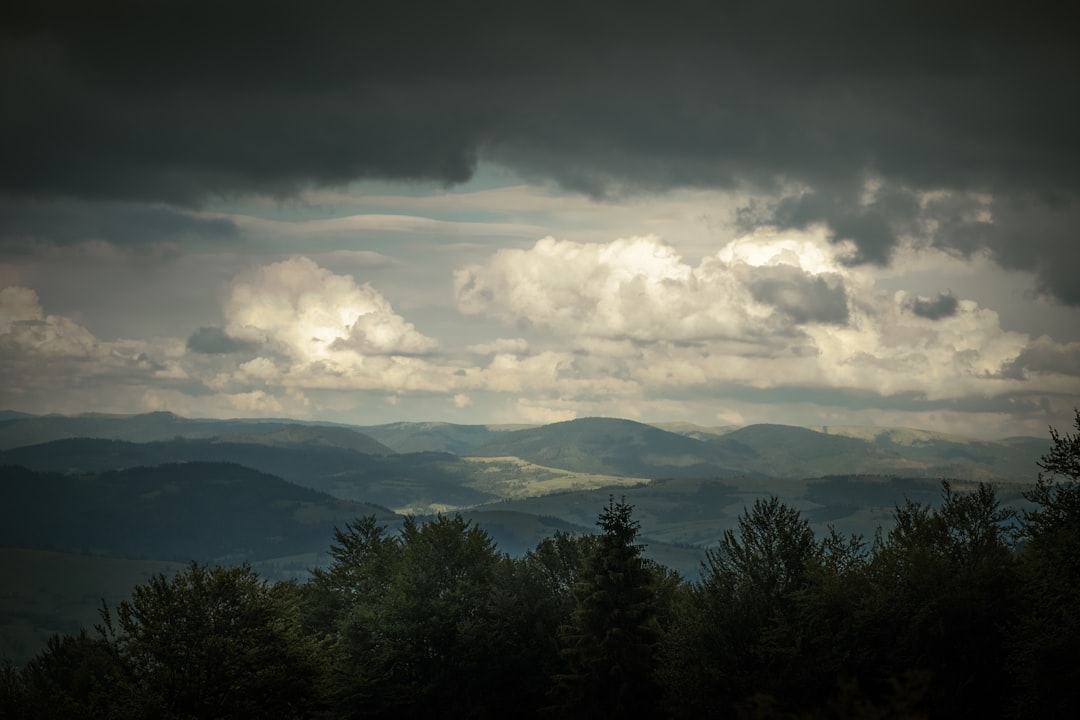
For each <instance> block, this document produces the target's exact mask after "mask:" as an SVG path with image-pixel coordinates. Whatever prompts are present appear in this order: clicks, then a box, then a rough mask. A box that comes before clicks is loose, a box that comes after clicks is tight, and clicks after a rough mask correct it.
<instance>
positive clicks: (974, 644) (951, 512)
mask: <svg viewBox="0 0 1080 720" xmlns="http://www.w3.org/2000/svg"><path fill="white" fill-rule="evenodd" d="M895 518H896V524H895V525H894V527H893V528H892V529H891V530H890V531H889V533H888V534H887V535H886V537H885V538H884V540H883V541H881V542H880V543H879V544H878V546H877V547H876V548H875V551H876V552H875V554H874V558H873V560H872V562H871V564H870V567H869V573H870V580H871V585H870V592H869V594H868V597H867V600H868V602H867V605H866V609H865V611H864V613H862V614H861V616H860V617H858V618H856V619H855V621H856V622H857V623H858V624H859V625H858V628H859V631H860V633H861V635H862V636H863V638H864V641H865V643H866V645H865V648H864V650H863V653H864V658H865V665H866V667H867V671H868V672H866V676H865V677H864V679H865V680H866V684H867V686H868V687H872V686H873V685H872V684H873V682H874V681H876V682H877V684H878V685H880V686H883V685H885V684H886V683H888V682H889V681H893V680H895V679H897V678H900V677H903V676H904V675H905V674H906V673H908V672H912V671H914V672H924V673H927V676H928V685H927V697H926V703H927V705H926V707H927V709H928V712H929V714H931V715H939V714H940V715H941V716H942V717H955V718H961V717H970V718H986V717H1000V716H1001V713H1002V709H1003V708H1006V707H1008V705H1009V704H1010V700H1011V698H1012V696H1013V685H1012V682H1011V681H1012V677H1011V674H1010V672H1009V670H1008V667H1007V661H1006V658H1007V656H1008V646H1009V639H1010V636H1011V633H1012V631H1013V628H1014V626H1015V623H1016V619H1017V617H1018V615H1019V611H1020V576H1019V573H1018V570H1017V566H1016V561H1015V556H1014V554H1013V533H1014V529H1015V513H1014V512H1013V511H1011V510H1008V509H1004V508H1001V507H1000V506H999V504H998V500H997V497H996V495H995V493H994V490H993V488H991V487H990V486H989V485H987V484H980V485H979V486H978V487H977V488H976V489H975V490H974V491H973V492H970V493H966V494H962V493H958V492H955V491H954V490H953V489H952V487H951V486H950V485H949V483H947V482H943V483H942V503H941V505H940V506H939V507H937V508H931V507H928V506H924V505H918V504H916V503H912V502H908V503H907V504H905V505H904V506H902V507H898V508H897V509H896V513H895ZM875 673H876V674H877V675H878V677H876V678H875V677H873V675H874V674H875Z"/></svg>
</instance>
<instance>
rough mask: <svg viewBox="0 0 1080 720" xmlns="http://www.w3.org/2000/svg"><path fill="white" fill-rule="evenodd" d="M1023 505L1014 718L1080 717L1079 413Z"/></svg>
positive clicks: (1057, 437) (1057, 438)
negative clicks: (1022, 600)
mask: <svg viewBox="0 0 1080 720" xmlns="http://www.w3.org/2000/svg"><path fill="white" fill-rule="evenodd" d="M1075 428H1076V432H1075V433H1065V434H1059V433H1058V431H1057V430H1054V429H1053V428H1051V430H1050V436H1051V440H1052V442H1053V445H1052V447H1051V448H1050V451H1049V452H1047V454H1046V455H1044V456H1043V457H1042V459H1041V460H1040V462H1039V467H1040V468H1042V470H1043V471H1044V472H1042V473H1040V474H1039V480H1038V483H1037V484H1036V486H1035V488H1034V489H1033V490H1031V491H1030V492H1029V493H1026V497H1027V499H1028V500H1029V501H1031V502H1032V503H1034V504H1035V507H1034V508H1033V509H1031V510H1029V511H1027V512H1025V513H1024V517H1023V523H1022V539H1023V543H1022V547H1021V552H1020V561H1021V568H1022V570H1023V577H1024V589H1025V597H1026V599H1027V612H1026V613H1025V615H1024V617H1023V619H1022V622H1021V624H1020V628H1019V632H1018V633H1017V639H1016V658H1015V661H1014V667H1015V669H1016V671H1017V675H1018V678H1019V683H1020V693H1019V697H1018V698H1017V716H1018V717H1043V718H1051V717H1053V718H1065V717H1080V410H1077V411H1076V419H1075Z"/></svg>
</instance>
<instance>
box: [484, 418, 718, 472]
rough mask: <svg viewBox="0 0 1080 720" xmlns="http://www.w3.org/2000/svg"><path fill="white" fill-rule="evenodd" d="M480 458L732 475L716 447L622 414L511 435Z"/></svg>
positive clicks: (612, 469)
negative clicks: (503, 457)
mask: <svg viewBox="0 0 1080 720" xmlns="http://www.w3.org/2000/svg"><path fill="white" fill-rule="evenodd" d="M473 454H474V455H476V456H480V457H500V456H514V457H519V458H521V459H523V460H527V461H529V462H531V463H535V464H537V465H545V466H548V467H554V468H560V469H563V470H572V471H574V472H587V473H601V474H605V475H627V476H631V477H646V478H655V477H695V476H698V477H700V476H702V475H706V476H718V475H719V476H730V475H733V474H734V473H735V470H733V469H730V468H728V467H727V464H728V462H729V461H730V460H731V458H730V457H729V456H728V455H727V454H726V453H725V452H724V451H723V450H722V449H719V448H717V447H715V446H712V445H709V444H708V443H704V442H702V441H700V440H696V439H694V438H691V437H687V436H685V435H679V434H678V433H673V432H668V431H666V430H661V429H659V428H657V427H654V426H652V425H646V424H645V423H639V422H635V421H633V420H620V419H616V418H581V419H577V420H567V421H565V422H558V423H553V424H551V425H544V426H542V427H537V428H531V429H527V430H518V431H515V432H510V433H506V434H505V435H502V436H500V437H498V438H496V439H494V440H492V441H491V442H489V443H486V444H485V445H482V446H480V447H479V448H476V449H475V450H473Z"/></svg>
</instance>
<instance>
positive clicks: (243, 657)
mask: <svg viewBox="0 0 1080 720" xmlns="http://www.w3.org/2000/svg"><path fill="white" fill-rule="evenodd" d="M298 601H299V595H298V592H297V588H296V587H295V586H294V585H291V584H287V583H279V584H271V583H269V582H268V581H266V580H263V579H262V578H260V577H259V576H258V575H256V574H255V572H254V571H253V570H252V569H251V568H250V567H248V566H242V567H233V568H223V567H215V568H208V567H205V566H203V565H199V564H197V563H192V564H191V565H190V566H188V569H187V570H186V571H184V572H181V573H178V574H177V575H176V576H175V577H172V578H169V577H166V576H165V575H158V576H156V577H154V578H153V579H151V580H150V582H148V583H147V584H145V585H141V586H139V587H137V588H136V589H135V591H134V592H133V593H132V597H131V599H130V600H125V601H123V602H121V603H120V604H119V606H117V608H116V612H115V621H114V617H113V613H111V612H109V611H108V609H107V608H106V609H105V610H103V620H104V626H103V628H102V629H103V630H104V632H105V635H106V637H107V638H108V639H110V640H111V642H112V643H113V645H114V646H115V648H116V649H117V651H118V652H119V654H120V656H121V657H123V658H124V661H125V662H126V663H127V665H128V666H129V667H130V668H131V671H132V674H133V680H134V681H135V683H136V684H137V686H138V690H139V691H140V692H141V693H143V695H144V700H145V701H146V702H148V703H150V704H152V705H153V706H155V707H156V712H155V713H154V714H155V715H156V716H158V717H162V718H210V717H213V718H264V717H279V718H292V717H301V716H303V715H305V714H307V713H308V712H309V711H310V709H311V707H312V706H313V705H314V703H315V697H314V689H315V687H316V678H317V675H318V664H317V659H316V653H315V650H314V647H313V646H312V645H311V644H310V642H308V641H307V640H306V639H305V638H304V637H303V636H302V635H301V634H300V632H299V623H298V615H297V605H298Z"/></svg>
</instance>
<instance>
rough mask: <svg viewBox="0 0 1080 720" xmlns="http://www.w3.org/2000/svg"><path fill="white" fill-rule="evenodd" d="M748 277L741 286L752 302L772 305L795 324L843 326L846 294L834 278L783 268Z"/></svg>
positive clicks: (756, 271) (754, 271)
mask: <svg viewBox="0 0 1080 720" xmlns="http://www.w3.org/2000/svg"><path fill="white" fill-rule="evenodd" d="M749 273H751V274H750V275H749V277H748V278H747V279H746V280H744V282H746V285H747V287H748V288H749V289H750V294H751V295H752V296H753V297H754V299H755V300H757V301H758V302H761V303H768V304H769V305H773V306H774V307H776V308H777V309H778V310H780V311H782V312H784V313H786V314H787V315H788V316H789V317H790V318H791V319H792V320H794V321H795V322H796V323H809V322H817V323H831V324H835V325H843V324H845V323H847V320H848V306H847V294H846V293H845V291H844V283H843V280H841V279H840V278H839V277H838V276H831V277H823V276H820V275H808V274H807V273H804V272H803V271H802V270H800V269H799V268H795V267H791V266H787V265H781V266H777V267H755V268H753V269H752V270H750V271H749Z"/></svg>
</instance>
